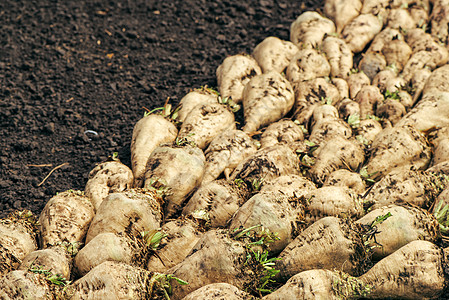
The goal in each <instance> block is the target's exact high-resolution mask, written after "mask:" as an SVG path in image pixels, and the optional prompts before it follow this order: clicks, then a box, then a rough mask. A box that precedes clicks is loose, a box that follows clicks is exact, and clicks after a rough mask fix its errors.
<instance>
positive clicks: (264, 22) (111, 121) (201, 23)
mask: <svg viewBox="0 0 449 300" xmlns="http://www.w3.org/2000/svg"><path fill="white" fill-rule="evenodd" d="M321 7H322V2H321V1H314V0H311V1H289V0H276V1H267V0H248V1H237V0H225V1H217V0H214V1H206V0H182V1H181V0H171V1H155V0H134V1H133V0H128V1H122V0H110V1H101V0H92V1H91V0H89V1H88V0H79V1H51V0H39V1H37V0H2V1H0V24H1V28H2V30H1V33H0V45H1V49H2V50H1V51H0V140H1V141H2V143H1V148H0V149H1V150H0V176H1V180H0V213H1V216H0V217H5V216H6V215H7V214H9V213H10V212H12V211H14V210H20V209H30V210H31V211H32V212H33V213H35V214H37V215H39V214H40V212H41V210H42V208H43V207H44V205H45V203H46V202H47V201H48V200H49V199H50V198H51V197H52V196H54V195H55V194H56V193H57V192H62V191H65V190H68V189H74V190H78V189H79V190H83V189H84V186H85V184H86V182H87V178H88V174H89V172H90V171H91V170H92V169H93V168H94V167H95V165H96V164H98V163H101V162H103V161H105V160H106V159H107V158H108V156H112V155H113V153H114V152H117V153H118V157H119V159H120V160H121V161H122V162H123V163H125V164H126V165H128V166H130V141H131V135H132V129H133V126H134V125H135V123H136V122H137V121H138V120H139V119H140V118H141V117H142V116H143V114H144V112H145V111H146V110H147V109H153V108H155V107H160V106H162V105H163V104H164V102H165V101H166V99H167V98H168V97H169V98H170V102H171V103H172V104H177V103H178V102H179V100H180V99H181V98H182V97H183V96H184V95H185V94H187V93H188V92H189V91H190V90H191V89H194V88H198V87H201V86H204V85H208V86H210V87H215V86H216V84H217V83H216V79H215V71H216V68H217V67H218V66H219V65H220V64H221V62H222V61H223V59H224V58H225V57H226V56H228V55H234V54H238V53H248V54H250V53H251V51H252V49H253V48H254V47H255V46H256V45H257V44H258V43H260V42H261V41H262V40H263V39H264V38H266V37H268V36H276V37H279V38H281V39H284V40H289V33H290V24H291V23H292V22H293V21H294V20H295V19H296V17H297V16H299V15H300V14H301V13H302V12H304V11H308V10H312V11H315V10H317V9H320V8H321Z"/></svg>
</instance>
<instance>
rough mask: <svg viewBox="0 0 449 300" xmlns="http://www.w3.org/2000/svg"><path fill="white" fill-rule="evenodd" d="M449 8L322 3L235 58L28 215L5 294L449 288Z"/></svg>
mask: <svg viewBox="0 0 449 300" xmlns="http://www.w3.org/2000/svg"><path fill="white" fill-rule="evenodd" d="M448 27H449V0H433V1H432V0H430V1H429V0H422V1H419V0H418V1H414V0H410V1H399V0H390V1H387V0H382V1H379V0H378V1H374V0H365V1H361V0H351V1H338V0H327V1H325V6H324V15H320V14H319V13H317V12H305V13H303V14H301V15H300V16H299V17H298V18H297V19H296V20H295V21H294V22H293V23H292V25H291V36H290V41H283V40H280V39H279V38H276V37H268V38H266V39H265V40H264V41H262V42H261V43H260V44H259V45H257V46H256V47H255V49H254V51H253V53H252V54H251V55H247V54H238V55H233V56H230V57H227V58H226V59H225V60H224V61H223V62H222V64H221V65H220V66H219V67H218V68H217V83H218V91H219V92H217V91H215V90H212V89H210V88H207V87H202V88H199V89H195V90H192V91H191V92H189V93H188V94H187V95H185V97H184V98H183V99H182V100H181V101H180V105H179V106H178V107H177V108H176V109H172V108H171V106H170V105H169V104H166V105H165V106H164V107H163V108H161V109H160V110H156V111H152V112H149V113H147V114H146V115H145V116H144V117H143V118H142V119H141V120H139V121H138V122H137V123H136V124H135V127H134V131H133V136H132V142H131V155H132V166H131V167H132V168H129V167H127V166H126V165H124V164H122V163H121V162H120V161H119V160H118V158H117V157H116V156H111V157H110V159H109V160H108V161H106V162H103V163H101V164H99V165H97V166H96V167H95V168H94V169H93V170H92V171H91V173H90V175H89V180H88V182H87V185H86V187H85V190H84V191H73V190H69V191H65V192H62V193H59V194H57V195H56V196H54V197H52V198H51V199H50V200H49V201H48V203H47V205H46V206H45V208H44V210H43V211H42V213H41V215H40V217H39V218H38V219H37V218H36V217H35V216H33V215H32V214H31V213H30V212H29V211H21V212H15V213H14V214H13V215H11V216H10V217H9V218H7V219H3V220H1V222H0V253H1V257H2V259H1V263H0V272H1V279H0V298H1V299H170V298H171V299H186V300H187V299H255V298H262V297H263V299H266V300H268V299H315V298H316V299H350V298H401V299H432V298H438V297H444V295H447V294H446V293H447V285H448V283H449V276H448V275H449V274H448V271H449V267H448V262H449V248H444V245H447V241H448V238H447V235H448V234H449V218H448V209H449V188H448V182H449V65H448V64H447V63H448V59H449V54H448V36H449V34H448Z"/></svg>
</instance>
